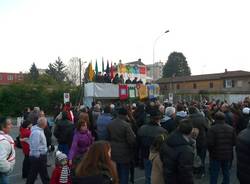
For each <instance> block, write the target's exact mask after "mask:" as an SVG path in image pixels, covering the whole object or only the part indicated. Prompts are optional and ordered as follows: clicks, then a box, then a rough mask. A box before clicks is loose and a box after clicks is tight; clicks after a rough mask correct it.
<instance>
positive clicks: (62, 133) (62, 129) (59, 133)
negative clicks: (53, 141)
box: [54, 120, 74, 146]
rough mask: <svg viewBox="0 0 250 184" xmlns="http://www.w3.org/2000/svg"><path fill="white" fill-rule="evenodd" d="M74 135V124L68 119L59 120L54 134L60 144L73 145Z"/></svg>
mask: <svg viewBox="0 0 250 184" xmlns="http://www.w3.org/2000/svg"><path fill="white" fill-rule="evenodd" d="M73 135H74V125H73V124H72V123H70V122H69V121H68V120H59V121H58V122H57V124H56V126H55V129H54V136H55V137H56V138H57V142H58V143H59V144H68V145H69V146H70V145H71V142H72V139H73Z"/></svg>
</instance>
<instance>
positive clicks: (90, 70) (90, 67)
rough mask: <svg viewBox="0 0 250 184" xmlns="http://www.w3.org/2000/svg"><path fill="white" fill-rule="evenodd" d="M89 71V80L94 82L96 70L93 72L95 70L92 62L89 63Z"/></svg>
mask: <svg viewBox="0 0 250 184" xmlns="http://www.w3.org/2000/svg"><path fill="white" fill-rule="evenodd" d="M88 69H89V71H88V72H89V80H90V81H93V78H94V70H93V68H92V61H91V62H90V63H89V67H88Z"/></svg>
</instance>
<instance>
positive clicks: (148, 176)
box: [144, 159, 152, 184]
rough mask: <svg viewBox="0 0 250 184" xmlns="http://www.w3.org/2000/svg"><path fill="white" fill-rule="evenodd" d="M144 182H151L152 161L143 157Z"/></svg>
mask: <svg viewBox="0 0 250 184" xmlns="http://www.w3.org/2000/svg"><path fill="white" fill-rule="evenodd" d="M144 169H145V170H144V172H145V184H151V171H152V161H151V160H147V159H144Z"/></svg>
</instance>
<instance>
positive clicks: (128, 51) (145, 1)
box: [0, 0, 250, 74]
mask: <svg viewBox="0 0 250 184" xmlns="http://www.w3.org/2000/svg"><path fill="white" fill-rule="evenodd" d="M249 5H250V3H249V2H248V1H247V0H234V1H232V0H171V1H170V0H162V1H160V0H0V72H19V71H28V70H29V68H30V66H31V64H32V63H33V62H35V63H36V65H37V67H38V68H46V67H47V66H48V64H49V63H50V62H54V61H55V59H56V58H57V57H58V56H60V57H61V58H62V60H63V61H64V63H66V64H67V63H68V61H69V59H70V58H71V57H81V58H82V59H83V60H84V61H90V60H93V61H95V60H96V59H97V60H98V61H99V62H100V63H101V58H102V57H104V59H105V60H107V59H108V60H110V61H113V62H117V61H118V60H119V59H121V60H122V61H123V62H130V61H134V60H137V59H138V58H141V59H142V61H143V62H144V63H145V64H150V63H152V60H153V59H152V58H153V43H154V41H155V40H156V38H157V37H158V36H159V35H161V34H162V33H163V32H164V31H165V30H170V32H169V33H167V34H164V35H162V36H161V38H160V39H159V40H158V42H157V43H156V46H155V60H156V61H159V60H161V61H163V62H165V61H166V60H167V57H168V55H169V54H170V53H171V52H173V51H178V52H182V53H183V54H184V55H185V56H186V58H187V61H188V64H189V66H190V67H191V72H192V74H205V73H215V72H223V71H224V69H225V68H227V69H228V70H247V71H250V52H249V50H250V11H249Z"/></svg>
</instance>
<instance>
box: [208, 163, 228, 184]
mask: <svg viewBox="0 0 250 184" xmlns="http://www.w3.org/2000/svg"><path fill="white" fill-rule="evenodd" d="M209 162H210V184H217V180H218V176H219V172H220V168H221V169H222V174H223V181H222V184H229V181H230V173H229V170H230V163H231V161H230V160H212V159H210V161H209Z"/></svg>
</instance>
